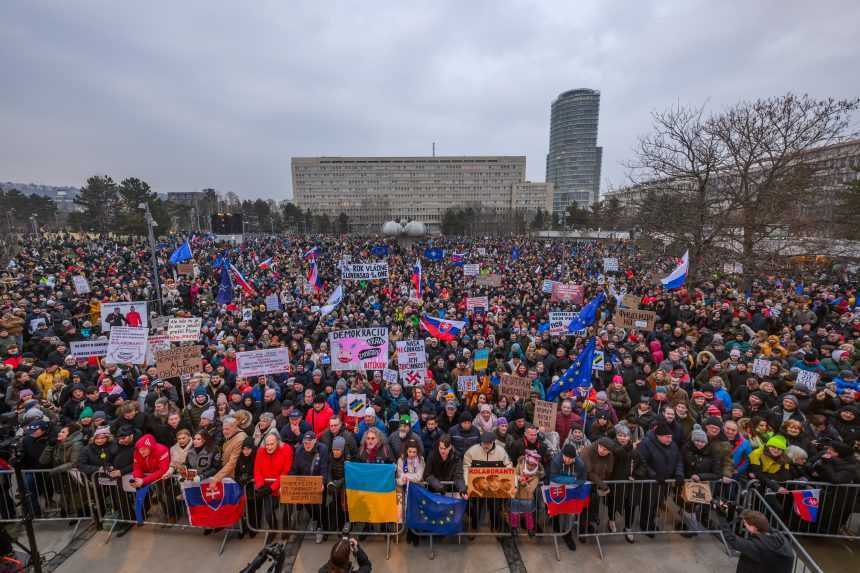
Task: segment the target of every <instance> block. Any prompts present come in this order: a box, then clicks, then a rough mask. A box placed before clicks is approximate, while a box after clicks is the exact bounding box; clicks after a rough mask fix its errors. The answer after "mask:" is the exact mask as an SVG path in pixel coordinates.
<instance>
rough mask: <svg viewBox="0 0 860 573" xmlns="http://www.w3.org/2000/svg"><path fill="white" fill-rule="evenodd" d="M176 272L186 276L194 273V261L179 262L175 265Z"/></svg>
mask: <svg viewBox="0 0 860 573" xmlns="http://www.w3.org/2000/svg"><path fill="white" fill-rule="evenodd" d="M176 274H178V275H183V276H188V275H193V274H194V263H179V264H178V265H176Z"/></svg>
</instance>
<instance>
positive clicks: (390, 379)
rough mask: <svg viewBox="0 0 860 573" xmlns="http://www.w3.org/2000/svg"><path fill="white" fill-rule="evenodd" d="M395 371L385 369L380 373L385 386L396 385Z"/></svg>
mask: <svg viewBox="0 0 860 573" xmlns="http://www.w3.org/2000/svg"><path fill="white" fill-rule="evenodd" d="M397 378H398V374H397V370H393V369H391V368H385V369H384V370H383V371H382V379H383V380H385V383H386V384H397Z"/></svg>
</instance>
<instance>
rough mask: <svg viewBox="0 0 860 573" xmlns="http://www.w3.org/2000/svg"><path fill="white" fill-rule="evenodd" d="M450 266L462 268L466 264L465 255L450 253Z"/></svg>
mask: <svg viewBox="0 0 860 573" xmlns="http://www.w3.org/2000/svg"><path fill="white" fill-rule="evenodd" d="M451 264H452V265H454V266H455V267H462V266H463V265H465V264H466V253H458V252H456V251H455V252H453V253H451Z"/></svg>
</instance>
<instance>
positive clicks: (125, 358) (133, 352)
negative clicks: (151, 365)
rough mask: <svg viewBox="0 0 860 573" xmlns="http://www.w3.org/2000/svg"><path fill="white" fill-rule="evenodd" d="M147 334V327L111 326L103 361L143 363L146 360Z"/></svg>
mask: <svg viewBox="0 0 860 573" xmlns="http://www.w3.org/2000/svg"><path fill="white" fill-rule="evenodd" d="M148 334H149V329H147V328H143V327H131V326H115V327H113V328H112V329H111V331H110V340H109V341H108V346H107V351H106V353H105V361H107V362H109V363H111V364H143V363H144V362H146V348H147V343H148V340H147V335H148Z"/></svg>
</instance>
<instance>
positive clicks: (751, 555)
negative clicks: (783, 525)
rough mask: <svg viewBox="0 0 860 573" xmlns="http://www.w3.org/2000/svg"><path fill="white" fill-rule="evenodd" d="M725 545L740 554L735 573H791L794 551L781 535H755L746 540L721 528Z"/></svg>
mask: <svg viewBox="0 0 860 573" xmlns="http://www.w3.org/2000/svg"><path fill="white" fill-rule="evenodd" d="M722 529H723V536H724V537H725V540H726V543H727V544H728V545H729V547H731V548H732V549H734V550H735V551H738V552H740V557H739V558H738V566H737V569H736V570H735V571H737V573H763V572H767V573H791V571H793V570H794V551H793V550H792V549H791V545H790V543H789V542H788V541H787V540H786V538H785V537H783V535H782V534H781V533H778V532H773V531H772V532H770V533H756V534H754V535H750V536H749V537H747V538H744V537H740V536H738V535H735V532H734V528H733V527H731V525H729V524H726V525H724V526H723V528H722Z"/></svg>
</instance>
